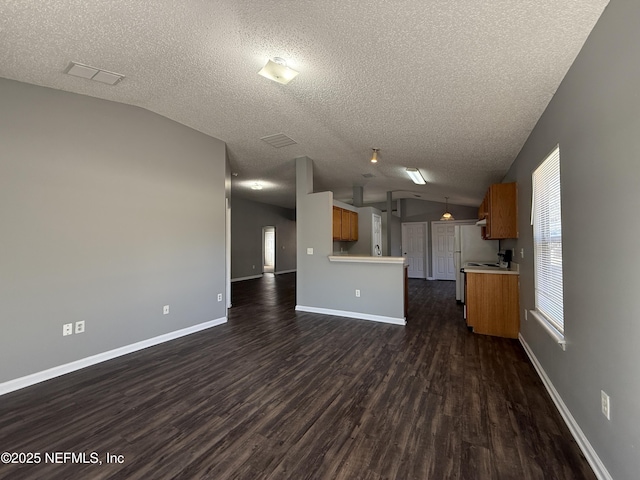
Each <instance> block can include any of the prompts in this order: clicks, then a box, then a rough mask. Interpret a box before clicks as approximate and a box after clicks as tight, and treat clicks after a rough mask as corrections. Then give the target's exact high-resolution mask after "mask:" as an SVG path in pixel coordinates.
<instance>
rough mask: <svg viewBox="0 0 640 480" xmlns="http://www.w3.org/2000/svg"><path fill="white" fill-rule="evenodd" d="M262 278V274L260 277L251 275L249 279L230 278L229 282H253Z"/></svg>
mask: <svg viewBox="0 0 640 480" xmlns="http://www.w3.org/2000/svg"><path fill="white" fill-rule="evenodd" d="M262 277H263V275H262V274H260V275H251V276H249V277H238V278H232V279H231V282H232V283H233V282H242V281H243V280H253V279H255V278H262Z"/></svg>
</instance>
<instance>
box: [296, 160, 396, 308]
mask: <svg viewBox="0 0 640 480" xmlns="http://www.w3.org/2000/svg"><path fill="white" fill-rule="evenodd" d="M296 181H297V186H296V213H297V229H296V234H297V243H298V252H297V278H296V280H297V284H296V308H298V309H309V308H319V309H325V310H334V311H341V312H352V313H359V314H362V315H363V316H362V317H361V318H364V317H365V316H367V315H372V316H379V317H389V318H395V319H402V318H404V296H403V293H404V281H403V279H404V277H403V273H404V270H403V267H402V265H401V264H395V265H392V264H387V265H377V264H351V263H349V264H343V263H335V262H330V261H329V258H328V257H329V255H332V254H333V241H332V239H333V234H332V227H333V194H332V193H331V192H318V193H312V192H313V162H312V161H311V159H309V158H308V157H300V158H297V159H296ZM309 249H311V250H309ZM355 289H359V290H360V291H361V294H362V295H361V297H356V296H355Z"/></svg>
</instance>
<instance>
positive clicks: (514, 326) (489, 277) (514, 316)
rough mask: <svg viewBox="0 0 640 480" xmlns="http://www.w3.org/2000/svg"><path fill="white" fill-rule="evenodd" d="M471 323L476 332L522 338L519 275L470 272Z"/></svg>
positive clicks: (468, 302) (468, 289) (468, 293)
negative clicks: (520, 333)
mask: <svg viewBox="0 0 640 480" xmlns="http://www.w3.org/2000/svg"><path fill="white" fill-rule="evenodd" d="M465 275H466V289H467V290H466V297H465V306H466V311H467V312H466V313H467V326H469V327H471V328H473V331H474V332H475V333H482V334H485V335H496V336H498V337H507V338H518V333H519V332H520V307H519V282H518V275H507V274H497V273H496V274H491V273H471V272H469V273H466V274H465Z"/></svg>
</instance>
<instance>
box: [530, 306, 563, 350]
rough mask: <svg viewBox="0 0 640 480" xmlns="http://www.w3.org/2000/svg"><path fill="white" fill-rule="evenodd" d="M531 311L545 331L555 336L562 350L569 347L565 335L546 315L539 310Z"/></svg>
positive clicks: (552, 336)
mask: <svg viewBox="0 0 640 480" xmlns="http://www.w3.org/2000/svg"><path fill="white" fill-rule="evenodd" d="M529 313H530V314H531V315H532V316H533V318H534V319H536V321H537V322H538V323H539V324H540V325H541V326H542V328H544V331H545V332H547V333H548V334H549V336H550V337H551V338H553V339H554V340H555V341H556V342H557V343H558V345H560V348H562V350H566V349H567V341H566V340H565V339H564V335H563V334H562V333H560V332H559V331H558V330H556V328H555V327H554V326H553V325H551V323H550V322H549V320H547V319H546V318H544V316H543V315H542V314H541V313H540V312H538V311H537V310H529Z"/></svg>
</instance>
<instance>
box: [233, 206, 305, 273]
mask: <svg viewBox="0 0 640 480" xmlns="http://www.w3.org/2000/svg"><path fill="white" fill-rule="evenodd" d="M266 226H273V227H275V229H276V248H275V256H276V264H275V272H276V273H278V272H287V271H291V270H295V268H296V221H295V210H291V209H288V208H283V207H278V206H274V205H268V204H266V203H260V202H254V201H252V200H248V199H246V198H242V197H239V196H237V195H234V197H233V201H232V207H231V278H232V279H238V278H245V277H251V276H255V275H260V274H261V273H262V250H263V245H262V227H266ZM254 266H255V268H254Z"/></svg>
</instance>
